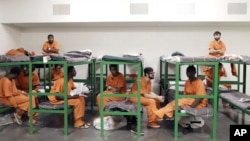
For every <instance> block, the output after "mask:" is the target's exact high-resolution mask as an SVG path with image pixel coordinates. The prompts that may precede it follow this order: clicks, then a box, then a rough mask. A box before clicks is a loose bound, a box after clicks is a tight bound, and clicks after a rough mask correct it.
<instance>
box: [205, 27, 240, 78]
mask: <svg viewBox="0 0 250 141" xmlns="http://www.w3.org/2000/svg"><path fill="white" fill-rule="evenodd" d="M213 36H214V40H213V41H211V42H210V44H209V55H210V56H214V57H222V56H224V54H225V51H226V45H225V44H224V42H223V41H221V40H220V38H221V32H219V31H215V32H214V34H213ZM231 72H232V75H233V76H236V77H237V76H238V74H237V69H236V65H235V64H232V63H231Z"/></svg>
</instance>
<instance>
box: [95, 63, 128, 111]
mask: <svg viewBox="0 0 250 141" xmlns="http://www.w3.org/2000/svg"><path fill="white" fill-rule="evenodd" d="M109 70H110V74H109V75H108V76H107V78H106V85H105V87H106V88H105V91H104V93H105V94H115V93H119V94H125V93H127V86H126V79H125V77H124V75H123V74H122V73H120V72H119V71H118V65H116V64H110V65H109ZM122 100H125V97H104V98H103V104H104V107H105V106H106V105H107V103H108V102H110V101H122ZM96 101H97V106H98V110H99V111H100V110H101V96H100V94H98V95H97V97H96Z"/></svg>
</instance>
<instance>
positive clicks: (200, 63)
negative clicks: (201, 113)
mask: <svg viewBox="0 0 250 141" xmlns="http://www.w3.org/2000/svg"><path fill="white" fill-rule="evenodd" d="M170 63H171V64H175V74H178V75H175V74H170V73H169V72H168V65H169V64H170ZM164 64H165V65H164ZM218 64H219V63H218V62H217V61H216V62H214V61H213V62H209V61H208V62H204V61H198V62H194V61H191V62H181V61H180V62H169V61H167V60H160V78H161V79H162V78H163V82H164V83H163V84H162V86H161V89H163V90H167V89H168V85H169V82H170V81H172V80H174V81H175V112H174V115H175V116H174V118H175V120H174V138H175V139H178V138H180V136H179V135H178V132H179V129H178V128H179V126H178V121H179V118H180V117H182V116H192V115H190V114H187V113H181V112H180V110H179V106H178V99H179V98H207V99H212V109H213V117H212V134H211V135H210V138H211V139H212V140H214V139H216V134H217V112H218V94H219V91H218V85H219V82H218V80H219V78H218ZM182 65H195V66H197V67H196V68H197V69H198V68H199V67H198V66H211V67H213V68H214V70H215V71H214V75H213V80H217V81H214V83H213V88H212V94H211V95H206V96H197V95H193V96H190V95H183V94H181V93H180V92H179V87H180V86H179V82H180V81H182V80H181V78H180V71H181V66H182ZM163 72H164V73H163ZM198 72H199V71H198V70H197V77H199V74H198ZM169 78H170V79H169Z"/></svg>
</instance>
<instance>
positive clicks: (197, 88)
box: [154, 78, 208, 118]
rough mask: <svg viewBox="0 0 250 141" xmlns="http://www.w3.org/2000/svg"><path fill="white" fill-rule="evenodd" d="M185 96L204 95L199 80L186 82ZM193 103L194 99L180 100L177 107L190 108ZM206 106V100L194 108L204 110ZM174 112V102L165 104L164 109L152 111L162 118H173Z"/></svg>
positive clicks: (201, 83)
mask: <svg viewBox="0 0 250 141" xmlns="http://www.w3.org/2000/svg"><path fill="white" fill-rule="evenodd" d="M184 94H185V95H206V90H205V86H204V84H203V82H202V80H201V79H199V78H197V79H196V80H194V81H193V82H192V83H190V80H187V81H186V83H185V88H184ZM194 101H195V99H194V98H180V99H179V101H178V105H179V107H185V106H191V105H192V103H193V102H194ZM207 104H208V99H202V101H201V102H200V103H199V104H198V105H197V106H196V107H195V108H204V107H206V106H207ZM174 110H175V100H173V101H172V102H170V103H169V104H167V105H166V106H165V107H163V108H161V109H160V110H158V111H154V113H155V114H156V115H157V116H158V117H160V118H163V116H164V115H166V116H167V117H173V114H174Z"/></svg>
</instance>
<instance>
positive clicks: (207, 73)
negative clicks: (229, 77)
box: [204, 68, 232, 89]
mask: <svg viewBox="0 0 250 141" xmlns="http://www.w3.org/2000/svg"><path fill="white" fill-rule="evenodd" d="M204 75H205V76H207V77H208V79H210V80H212V81H213V68H208V69H207V70H205V71H204ZM222 76H226V72H225V69H224V68H221V69H220V71H219V80H220V78H221V77H222ZM208 79H206V84H207V86H208V87H212V86H213V83H212V81H209V80H208ZM224 86H225V87H227V88H228V89H231V88H232V85H231V84H224Z"/></svg>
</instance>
